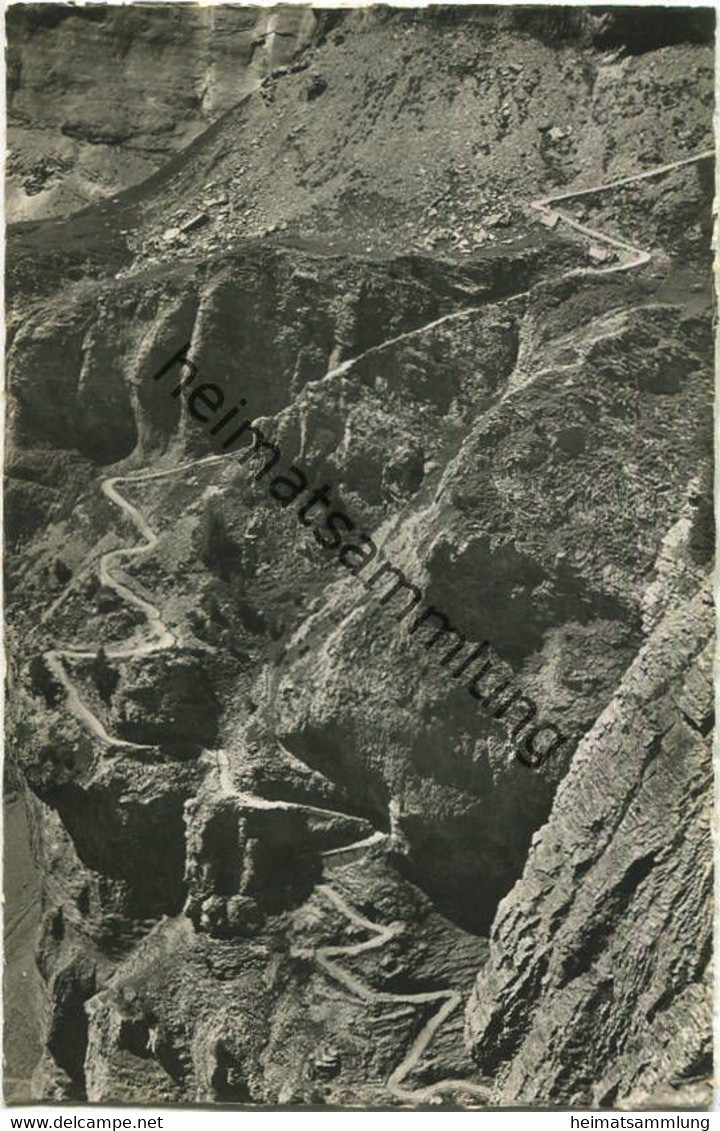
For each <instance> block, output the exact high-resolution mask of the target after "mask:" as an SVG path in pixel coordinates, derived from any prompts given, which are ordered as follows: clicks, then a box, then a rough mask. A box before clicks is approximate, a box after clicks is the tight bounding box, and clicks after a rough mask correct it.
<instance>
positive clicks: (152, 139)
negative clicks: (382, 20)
mask: <svg viewBox="0 0 720 1131" xmlns="http://www.w3.org/2000/svg"><path fill="white" fill-rule="evenodd" d="M316 22H317V21H316V18H315V15H314V13H313V10H312V9H311V8H302V7H293V6H292V5H288V6H283V7H281V8H274V9H268V8H265V9H263V8H253V7H241V6H235V7H232V6H229V5H228V6H223V7H220V6H214V5H213V6H212V7H199V6H194V5H187V6H184V5H168V4H147V5H146V4H143V5H127V6H119V7H111V6H108V5H104V4H86V5H85V4H84V5H82V6H80V7H75V6H73V5H66V6H62V5H59V4H58V5H52V6H51V7H50V8H48V6H47V5H42V6H41V5H37V4H15V5H13V6H12V7H11V8H9V9H8V14H7V26H8V58H7V66H8V144H9V154H8V170H7V171H8V180H7V189H6V192H7V207H8V212H9V215H10V218H11V219H12V220H21V219H22V220H30V219H34V218H38V217H44V216H61V215H64V214H66V213H68V212H72V211H76V210H77V209H78V208H80V207H82V206H83V205H84V204H87V203H88V202H90V201H93V200H97V199H99V198H103V197H106V196H109V195H111V194H112V193H116V192H118V191H119V190H121V189H123V188H126V187H127V186H128V185H129V184H133V183H135V182H138V181H141V180H143V179H144V178H145V177H148V176H149V175H150V174H151V173H152V172H154V170H155V169H157V168H159V167H160V166H161V165H162V164H163V163H164V162H165V161H166V160H167V158H168V157H169V156H171V155H172V154H173V153H176V152H177V151H178V150H181V149H183V148H184V147H185V146H187V144H188V143H189V142H190V141H191V140H192V139H193V138H194V137H197V135H198V134H199V133H201V132H202V131H203V130H204V129H206V128H207V126H208V124H209V123H210V122H212V121H214V120H215V119H217V118H219V117H221V116H222V115H223V114H224V113H225V112H226V111H227V110H229V109H230V108H231V107H232V106H234V105H235V104H236V103H237V102H239V101H240V99H241V98H243V97H244V96H245V95H247V94H248V93H249V92H250V91H252V90H256V89H257V88H258V87H259V85H260V83H261V82H262V80H263V78H264V77H265V76H266V75H267V74H268V73H269V72H270V71H272V70H273V69H274V68H277V67H280V66H282V65H283V64H285V63H286V62H288V61H289V60H290V59H292V58H293V57H294V56H295V54H296V53H297V52H298V50H300V49H301V48H302V47H303V46H304V45H305V44H307V43H308V42H310V41H311V39H312V37H313V32H314V29H315V25H316Z"/></svg>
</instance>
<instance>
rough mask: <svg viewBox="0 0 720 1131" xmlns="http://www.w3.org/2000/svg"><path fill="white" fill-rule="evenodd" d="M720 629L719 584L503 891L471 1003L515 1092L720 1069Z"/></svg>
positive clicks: (697, 606) (500, 1074)
mask: <svg viewBox="0 0 720 1131" xmlns="http://www.w3.org/2000/svg"><path fill="white" fill-rule="evenodd" d="M711 637H712V599H711V596H710V593H709V587H708V586H703V588H702V589H701V590H700V591H698V592H697V593H696V594H695V595H693V596H692V597H688V598H687V599H686V600H684V601H681V602H677V603H673V604H672V606H671V608H670V609H669V610H668V611H667V612H666V613H665V614H664V616H663V617H662V619H661V620H660V622H659V624H658V625H657V626H656V628H655V629H654V630H653V632H652V633H651V635H650V637H649V639H648V641H647V643H646V644H645V646H644V647H643V648H642V649H641V650H640V652H639V654H638V656H637V659H636V660H635V661H634V662H633V664H632V665H631V667H630V669H629V671H628V673H627V675H626V676H625V678H624V679H623V681H622V682H621V684H620V686H619V688H618V690H617V692H616V694H615V695H614V697H613V699H612V701H611V703H610V704H609V705H608V707H607V708H606V709H605V711H603V713H602V714H601V716H600V718H599V719H598V721H597V723H596V724H595V726H594V727H593V729H592V730H591V731H590V733H589V734H588V735H586V737H585V739H584V740H583V742H582V743H581V744H580V747H579V748H578V752H577V754H576V756H575V759H574V761H573V765H572V767H571V769H570V772H569V773H568V775H567V777H566V778H565V780H564V781H563V783H562V785H561V786H560V788H559V790H558V793H557V795H556V797H555V802H554V805H553V809H552V812H551V814H550V818H549V820H548V822H547V824H546V825H545V827H544V828H543V829H541V830H540V831H539V832H538V833H537V834H536V835H535V837H534V838H533V842H532V846H531V848H530V852H529V855H528V861H527V864H526V866H525V870H524V872H523V875H522V878H521V879H520V880H519V881H518V883H517V884H516V885H515V887H514V888H513V890H512V892H511V893H510V895H509V896H508V897H507V898H506V899H505V900H504V901H503V903H502V904H501V905H500V908H499V910H498V915H497V918H496V920H495V923H494V925H493V929H492V933H491V940H490V960H489V962H488V965H487V967H486V969H485V970H484V971H483V973H482V974H481V975H480V976H479V978H478V982H477V985H476V987H475V990H474V992H473V995H472V997H471V999H470V1002H469V1003H468V1007H467V1034H468V1039H469V1041H470V1042H471V1045H472V1048H473V1054H474V1056H475V1058H476V1060H477V1062H478V1063H479V1064H480V1065H481V1066H482V1068H483V1070H484V1071H485V1072H486V1073H487V1074H488V1075H492V1076H494V1077H495V1078H496V1084H495V1089H494V1099H495V1101H496V1102H497V1103H499V1104H504V1103H519V1104H529V1105H532V1104H533V1103H536V1102H540V1103H544V1102H547V1101H548V1100H551V1101H552V1102H555V1103H559V1104H582V1105H588V1104H603V1105H612V1104H614V1103H616V1102H619V1103H621V1104H627V1103H632V1102H633V1101H635V1102H637V1101H638V1100H639V1099H642V1097H647V1096H648V1095H651V1096H652V1095H654V1096H656V1098H657V1100H658V1101H660V1100H661V1099H662V1098H667V1097H668V1095H672V1092H673V1090H675V1091H676V1093H677V1095H678V1100H677V1102H679V1103H682V1102H683V1099H684V1100H685V1102H687V1100H688V1098H689V1099H691V1100H692V1098H693V1091H692V1085H693V1084H694V1083H695V1082H696V1081H698V1080H703V1079H704V1078H706V1077H707V1076H708V1075H709V1074H710V1073H711V1071H712V1043H711V980H710V969H709V962H710V957H711V952H710V937H711V912H710V900H711V893H712V842H711V835H710V816H711V813H710V798H709V788H710V783H711V774H712V759H711V741H710V734H711V731H712V724H713V686H712V657H713V646H712V639H711ZM663 1093H664V1095H663ZM701 1094H702V1093H700V1095H701ZM696 1095H697V1093H696Z"/></svg>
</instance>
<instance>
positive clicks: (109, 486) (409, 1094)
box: [45, 150, 714, 1105]
mask: <svg viewBox="0 0 720 1131" xmlns="http://www.w3.org/2000/svg"><path fill="white" fill-rule="evenodd" d="M713 156H714V151H713V150H706V151H704V152H702V153H700V154H696V155H695V156H693V157H686V158H683V159H681V160H679V161H673V162H670V163H669V164H665V165H660V166H657V167H655V168H653V169H649V170H646V171H645V172H642V173H637V174H634V175H633V176H630V177H622V178H619V179H617V180H614V181H609V182H607V183H605V184H599V185H593V186H592V187H590V188H586V189H579V190H576V191H573V192H566V193H559V194H557V195H554V196H549V197H544V198H542V199H539V200H534V201H532V202H531V204H530V207H531V209H533V210H534V211H536V212H538V213H539V214H540V216H541V217H542V218H543V220H544V222H545V223H549V224H551V225H553V226H555V225H556V224H557V223H558V222H562V223H564V224H566V225H567V226H568V227H570V228H572V229H573V230H575V231H577V232H579V233H580V234H581V235H583V236H586V237H588V238H590V239H592V240H594V241H596V242H598V243H602V244H606V245H607V246H608V247H610V248H612V249H613V250H615V251H619V252H622V253H623V254H624V255H626V256H627V258H626V259H624V260H623V261H621V262H620V263H617V264H613V265H611V266H609V267H604V268H594V267H583V268H578V269H575V270H573V271H571V272H568V273H567V276H577V275H578V274H582V275H588V274H591V275H597V274H610V273H612V272H619V271H630V270H634V269H636V268H639V267H642V266H643V265H644V264H646V263H648V262H649V260H650V259H651V253H650V252H649V251H646V250H644V249H643V248H641V247H636V246H634V245H633V244H631V243H628V242H626V241H623V240H619V239H617V238H615V237H612V236H609V235H607V234H605V233H604V232H601V231H598V230H597V229H594V228H591V227H588V226H587V225H585V224H581V223H579V222H578V221H577V220H575V219H574V217H573V216H571V215H570V214H568V213H567V212H564V211H561V210H560V209H558V208H557V207H556V205H557V204H558V203H560V202H562V201H567V200H577V199H579V198H581V197H583V196H590V195H595V194H597V193H599V192H604V191H608V190H610V189H613V188H619V187H621V186H623V185H630V184H635V183H637V182H640V181H643V180H648V179H650V178H653V177H657V176H662V175H663V174H665V173H670V172H672V171H673V170H675V169H680V168H683V167H684V166H687V165H691V164H693V163H696V162H698V161H702V160H707V159H709V158H711V157H713ZM567 276H563V277H567ZM511 297H514V298H517V297H520V296H517V295H516V296H511ZM477 309H478V307H468V308H464V309H462V310H458V311H453V312H451V313H450V314H445V315H443V316H442V317H440V318H436V319H434V320H433V321H431V322H429V323H427V324H426V325H424V326H420V327H417V328H416V329H414V330H409V331H406V332H405V333H403V334H399V335H397V336H396V337H393V338H390V339H388V340H387V341H385V342H381V343H379V344H378V345H375V346H372V347H371V348H370V349H368V350H366V351H365V352H364V353H362V354H360V355H358V356H357V357H354V358H349V359H347V360H345V361H343V362H341V363H339V364H337V365H334V366H330V367H329V368H328V372H327V373H326V374H325V376H324V377H323V378H321V379H320V381H319V382H315V383H314V384H315V385H321V384H322V383H323V382H327V381H329V380H331V379H333V378H335V377H337V376H341V375H343V374H345V373H347V372H348V371H349V370H351V369H352V368H353V367H354V366H356V365H357V364H358V363H359V362H361V361H362V360H363V359H364V358H365V357H367V356H369V355H371V354H375V353H378V352H381V351H383V350H385V349H388V348H390V347H392V346H394V345H396V344H398V343H400V342H402V341H405V340H407V339H409V338H412V337H414V336H416V335H420V334H423V333H426V332H427V331H429V330H432V329H433V328H435V327H436V326H439V325H441V324H443V323H445V322H448V321H450V320H452V319H460V318H464V317H467V316H469V315H471V314H472V313H474V312H475V311H476V310H477ZM304 446H305V445H304V436H303V440H302V443H301V447H302V449H303V450H304ZM233 456H234V453H228V454H226V455H220V456H205V457H203V458H201V459H196V460H190V461H188V462H186V463H182V464H179V465H178V466H177V467H174V468H170V469H166V470H162V471H149V470H144V471H138V472H132V473H128V474H126V475H118V476H112V477H110V478H107V479H103V480H102V484H101V489H102V492H103V494H104V495H105V496H106V497H107V498H108V499H109V500H110V501H111V502H112V503H113V504H114V505H115V506H117V507H118V508H119V509H120V510H121V511H122V513H123V514H125V515H126V516H127V518H129V520H130V522H131V523H132V524H133V526H134V527H135V529H136V530H137V531H138V533H139V534H140V536H141V537H142V539H143V541H142V542H140V543H139V544H138V545H135V546H131V547H123V548H121V549H117V550H111V551H109V552H108V553H105V554H103V555H102V557H101V559H100V564H99V577H100V580H101V582H102V584H103V585H105V586H107V587H108V588H109V589H111V590H112V591H113V592H115V593H116V594H117V595H118V596H119V597H120V598H121V599H122V600H124V601H126V602H127V603H128V604H129V605H131V606H132V607H133V608H136V609H137V610H138V611H139V612H141V613H142V615H143V616H144V617H145V620H146V622H147V638H146V639H144V640H136V639H134V638H133V639H131V640H130V641H128V642H127V643H126V644H123V645H118V646H110V647H108V648H107V649H106V655H107V657H108V658H109V659H130V658H132V657H136V656H143V655H150V654H151V653H155V652H160V651H163V650H166V649H169V648H172V647H173V646H174V645H175V644H176V643H177V638H176V637H175V635H174V633H173V632H171V630H170V629H169V628H168V627H167V625H166V624H165V623H164V622H163V619H162V616H161V613H160V610H159V609H158V607H157V606H156V605H155V604H153V603H152V602H150V601H147V600H145V599H144V598H143V597H141V596H139V595H138V594H137V593H136V592H135V591H134V590H133V589H131V588H130V586H129V585H126V584H125V583H124V582H122V581H120V580H119V579H118V578H116V577H115V575H114V573H113V567H116V566H118V565H120V564H121V563H122V562H124V561H127V560H130V559H133V558H138V557H142V556H144V555H145V554H148V553H150V552H151V551H152V550H154V548H155V546H156V545H157V543H158V536H157V535H156V534H155V532H154V531H153V529H152V527H151V526H150V525H149V523H148V521H147V519H146V518H145V516H144V515H143V514H142V512H141V511H140V510H139V509H138V508H137V507H135V506H134V505H133V504H132V503H130V502H129V501H128V500H127V499H126V498H125V497H124V495H122V494H121V492H120V491H119V489H118V488H119V486H120V485H121V484H125V483H127V484H132V483H144V482H149V481H151V480H157V479H163V478H165V477H167V476H169V475H177V474H179V473H180V472H183V471H186V470H190V469H192V468H195V467H201V466H206V465H210V464H213V463H221V462H223V461H224V460H227V459H231V458H233ZM66 592H67V590H66ZM58 603H59V602H56V603H55V605H54V606H53V607H52V609H54V608H55V607H57V604H58ZM52 609H51V610H50V611H52ZM96 655H97V648H96V647H92V646H90V645H78V646H77V647H75V648H65V649H56V648H53V649H50V650H49V651H47V652H45V658H46V660H47V663H48V666H49V667H50V669H51V671H52V672H53V673H54V675H55V676H56V678H57V679H58V680H59V682H60V683H61V684H62V686H63V688H64V689H65V692H66V695H67V705H68V708H69V710H70V711H71V712H72V713H73V714H74V715H75V716H76V718H78V719H79V721H80V722H81V723H82V724H83V726H85V727H86V729H87V730H88V731H89V732H90V733H91V734H92V735H93V736H94V737H95V738H97V739H98V740H99V741H100V742H102V743H103V744H104V745H106V746H111V747H114V748H128V749H134V750H151V749H152V747H150V746H145V745H141V744H138V743H132V742H127V741H126V740H124V739H121V738H119V737H118V736H116V735H111V734H110V733H109V732H108V731H107V730H106V728H105V726H104V725H103V723H102V722H101V720H100V719H98V718H97V716H96V715H95V714H94V712H93V711H92V710H91V709H90V708H89V707H88V706H87V705H86V704H85V703H84V702H83V700H82V698H81V696H80V693H79V691H78V690H77V687H76V686H75V684H74V682H73V680H72V678H71V676H70V675H69V674H68V671H67V669H66V667H65V662H66V661H68V662H71V661H72V660H77V659H94V658H95V657H96ZM214 757H215V772H216V773H217V777H218V782H219V784H220V788H221V790H222V791H223V792H224V793H226V794H227V795H233V796H236V797H238V798H239V799H240V800H241V802H242V804H244V805H247V806H251V807H254V808H262V809H304V810H306V811H308V812H311V813H318V814H322V815H334V816H345V817H346V816H348V814H341V813H338V812H337V811H335V810H329V809H322V808H318V807H314V806H309V805H304V804H295V803H293V802H287V801H278V800H276V801H272V800H269V799H267V798H263V797H259V796H257V795H255V794H251V793H248V792H244V791H242V790H238V789H237V788H236V787H235V785H234V784H233V781H232V776H231V772H230V765H229V760H228V756H227V753H226V752H225V751H216V752H214ZM385 839H386V834H384V833H382V832H375V833H373V834H372V835H371V836H369V837H365V838H363V839H362V840H359V841H356V842H354V843H352V844H348V845H346V846H343V847H341V848H335V849H330V850H329V851H327V852H325V853H323V857H324V858H327V859H331V858H332V859H337V858H338V857H343V856H345V857H348V858H351V857H357V856H361V855H362V854H364V853H365V852H366V851H367V849H368V848H370V847H371V846H372V845H375V844H380V843H382V842H383V841H384V840H385ZM318 891H319V893H320V894H321V895H322V897H323V898H324V899H325V900H326V901H327V902H328V903H329V904H330V905H331V906H332V907H333V908H334V910H335V911H337V912H339V913H340V914H341V915H342V916H343V917H344V918H345V919H347V920H348V922H349V923H351V924H352V925H353V926H354V927H356V928H360V929H361V930H363V931H366V932H368V935H369V938H367V939H366V940H365V941H363V942H359V943H351V944H347V945H332V946H321V947H318V948H317V949H316V950H315V952H314V955H315V960H316V962H317V964H318V966H319V967H320V968H321V969H322V970H323V971H324V972H325V974H327V976H328V977H330V978H332V979H333V980H334V981H335V982H337V983H339V984H340V985H342V986H343V987H344V988H345V989H346V990H348V991H349V992H350V993H351V994H353V995H354V996H356V997H358V998H360V999H361V1000H362V1001H365V1002H368V1003H373V1002H382V1003H388V1004H389V1003H398V1004H400V1005H403V1006H407V1005H410V1006H420V1005H427V1004H436V1003H437V1006H438V1008H437V1010H436V1011H435V1012H434V1013H433V1014H432V1016H431V1017H430V1018H429V1020H428V1021H427V1022H426V1023H425V1025H424V1026H423V1027H422V1029H421V1030H420V1032H419V1034H418V1035H417V1037H416V1038H415V1041H414V1042H413V1044H412V1046H411V1048H410V1050H409V1051H408V1052H407V1054H406V1055H405V1056H404V1057H403V1059H402V1060H401V1061H400V1063H399V1064H398V1065H397V1066H396V1067H395V1068H394V1069H393V1071H392V1072H391V1073H390V1076H389V1077H388V1080H387V1087H388V1090H389V1091H390V1093H391V1094H392V1095H393V1096H394V1097H395V1098H396V1099H397V1100H398V1101H399V1102H400V1103H403V1104H413V1105H417V1104H425V1103H433V1102H436V1101H437V1100H439V1099H441V1098H442V1097H443V1096H446V1095H456V1096H458V1097H460V1098H461V1099H462V1097H466V1098H467V1100H468V1101H470V1100H473V1099H474V1100H476V1101H482V1102H487V1101H488V1100H489V1097H490V1090H489V1089H488V1088H487V1087H485V1086H483V1085H480V1084H475V1083H472V1082H470V1081H466V1080H454V1079H448V1080H441V1081H438V1082H436V1083H434V1084H430V1085H426V1086H420V1087H415V1088H414V1087H411V1086H409V1085H408V1084H407V1083H406V1081H407V1078H408V1076H409V1075H410V1073H411V1072H412V1071H413V1070H414V1069H415V1068H416V1067H417V1066H418V1064H419V1062H420V1060H421V1058H422V1057H423V1055H424V1054H425V1052H426V1050H427V1048H428V1047H429V1045H430V1043H431V1042H432V1039H433V1037H434V1036H435V1033H436V1032H437V1030H438V1029H439V1028H440V1027H441V1026H442V1025H443V1024H444V1022H445V1021H446V1020H447V1018H448V1017H449V1016H450V1015H451V1014H452V1013H453V1012H454V1011H455V1010H456V1009H457V1008H458V1007H459V1006H460V1005H461V1004H462V997H461V995H460V993H459V992H458V991H457V990H452V989H447V990H437V991H432V992H427V993H416V994H395V993H389V992H384V991H379V990H375V989H373V988H372V987H371V986H369V985H367V984H366V983H365V982H363V981H362V980H361V979H360V978H358V977H357V976H356V975H355V974H353V973H351V972H350V971H349V970H348V969H346V968H345V967H344V966H343V965H342V964H341V962H340V960H341V959H343V958H353V957H356V956H357V955H359V954H363V953H366V952H368V951H371V950H379V949H381V948H382V947H384V946H386V945H387V944H388V943H389V942H390V941H391V939H392V938H393V937H394V935H395V930H394V928H393V927H392V926H384V925H382V924H379V923H375V922H373V921H372V920H371V919H367V918H365V917H364V916H363V915H361V914H360V913H359V912H358V911H357V910H356V909H355V908H353V907H352V906H351V905H350V903H348V901H347V900H346V899H345V898H344V896H343V895H341V894H340V893H339V892H338V891H336V890H335V888H334V887H333V886H332V885H331V884H330V883H325V884H322V885H321V886H320V887H319V889H318Z"/></svg>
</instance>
